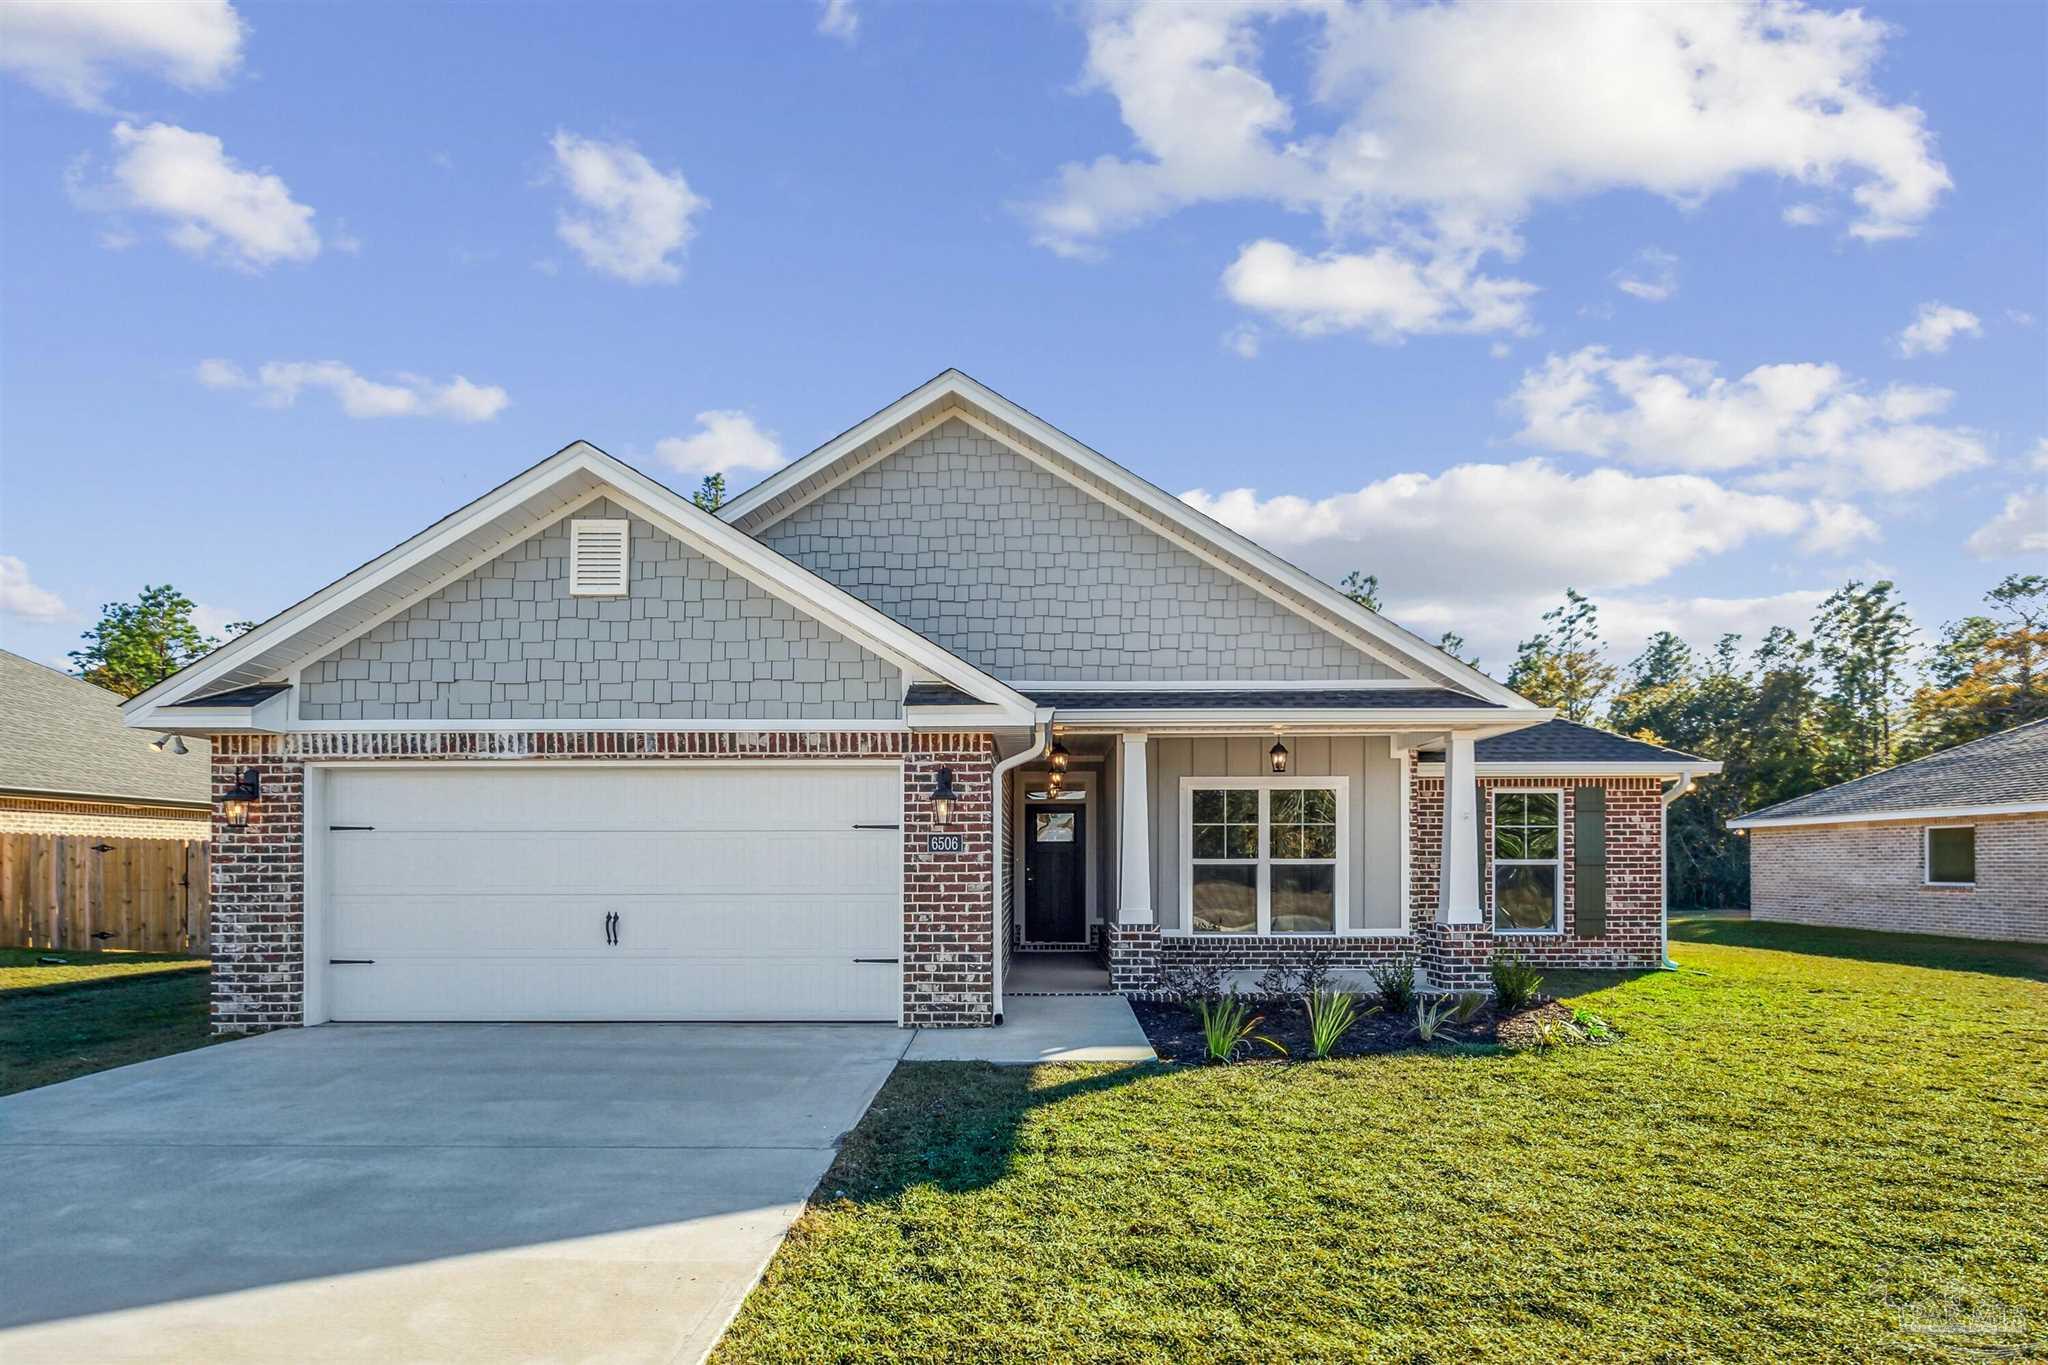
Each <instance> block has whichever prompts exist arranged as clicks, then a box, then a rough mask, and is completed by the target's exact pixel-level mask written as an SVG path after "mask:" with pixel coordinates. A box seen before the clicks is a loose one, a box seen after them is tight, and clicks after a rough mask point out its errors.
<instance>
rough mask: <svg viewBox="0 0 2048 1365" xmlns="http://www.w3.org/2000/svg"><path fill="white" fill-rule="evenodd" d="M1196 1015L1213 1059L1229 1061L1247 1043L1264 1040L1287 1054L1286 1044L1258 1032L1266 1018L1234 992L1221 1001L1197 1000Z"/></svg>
mask: <svg viewBox="0 0 2048 1365" xmlns="http://www.w3.org/2000/svg"><path fill="white" fill-rule="evenodd" d="M1195 1018H1196V1019H1198V1020H1200V1021H1201V1025H1202V1044H1203V1046H1204V1047H1206V1048H1207V1049H1208V1052H1209V1060H1210V1061H1212V1062H1227V1061H1229V1060H1230V1059H1231V1058H1233V1057H1235V1056H1236V1055H1237V1050H1238V1049H1239V1048H1240V1047H1243V1046H1244V1045H1245V1044H1246V1043H1264V1044H1265V1045H1266V1046H1267V1047H1270V1048H1272V1049H1273V1050H1274V1051H1275V1052H1278V1053H1279V1054H1280V1055H1281V1056H1283V1057H1284V1056H1286V1055H1287V1049H1286V1048H1285V1047H1283V1046H1282V1045H1281V1044H1279V1043H1276V1042H1274V1041H1273V1040H1272V1039H1271V1038H1268V1037H1266V1036H1265V1035H1264V1034H1263V1033H1259V1032H1257V1031H1256V1030H1257V1029H1258V1027H1259V1025H1260V1024H1262V1023H1264V1022H1265V1018H1266V1017H1265V1016H1264V1015H1262V1014H1253V1013H1252V1007H1251V1006H1250V1005H1248V1004H1246V1003H1245V1002H1244V1001H1242V1000H1240V999H1238V998H1237V997H1236V996H1234V995H1226V996H1224V997H1223V998H1222V999H1220V1000H1197V1001H1196V1002H1195Z"/></svg>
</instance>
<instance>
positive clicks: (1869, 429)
mask: <svg viewBox="0 0 2048 1365" xmlns="http://www.w3.org/2000/svg"><path fill="white" fill-rule="evenodd" d="M1954 397H1955V395H1954V394H1953V393H1952V392H1950V391H1949V390H1947V389H1938V388H1928V387H1921V386H1911V385H1899V384H1894V385H1890V386H1888V387H1886V388H1884V389H1881V390H1878V391H1876V392H1872V391H1870V390H1869V389H1868V388H1867V387H1866V386H1864V385H1863V384H1861V383H1859V382H1858V381H1857V380H1855V379H1854V378H1852V377H1851V376H1849V375H1847V374H1844V373H1843V372H1842V370H1841V369H1840V368H1839V367H1837V366H1834V365H1824V364H1787V365H1760V366H1758V367H1757V368H1755V369H1753V370H1751V371H1750V372H1749V373H1747V374H1745V375H1743V376H1742V377H1741V378H1739V379H1733V380H1730V379H1723V378H1721V377H1720V376H1718V375H1717V374H1716V373H1715V372H1714V366H1713V365H1712V364H1710V363H1709V362H1707V361H1704V360H1696V359H1692V358H1690V357H1686V356H1668V357H1656V356H1646V355H1636V356H1626V357H1623V356H1615V355H1612V354H1610V353H1609V352H1608V351H1607V349H1606V348H1605V347H1601V346H1589V347H1586V348H1584V349H1583V350H1579V351H1575V352H1573V353H1571V354H1570V355H1563V356H1559V355H1553V356H1551V357H1549V359H1548V360H1546V361H1545V362H1544V364H1543V365H1542V366H1540V367H1539V368H1537V369H1533V370H1530V371H1528V372H1527V373H1526V374H1524V375H1523V376H1522V382H1521V384H1520V386H1519V387H1518V388H1517V389H1516V391H1515V393H1514V395H1513V398H1512V400H1511V401H1512V403H1513V405H1514V406H1515V407H1516V408H1517V409H1519V411H1520V415H1521V418H1522V423H1523V426H1522V430H1521V431H1520V432H1519V433H1518V435H1517V439H1518V440H1521V441H1525V442H1527V443H1529V444H1532V445H1539V446H1543V447H1545V448H1547V449H1550V450H1555V451H1562V452H1568V453H1572V454H1578V455H1589V456H1593V457H1595V458H1599V459H1613V460H1622V461H1625V462H1627V463H1630V464H1637V465H1644V466H1649V467H1653V468H1669V469H1690V470H1697V471H1703V472H1727V471H1738V470H1739V471H1743V472H1745V473H1746V474H1747V475H1748V476H1749V478H1750V481H1751V482H1752V483H1754V484H1755V485H1756V486H1758V487H1768V488H1817V489H1825V490H1834V491H1837V492H1841V491H1852V490H1859V489H1874V490H1876V491H1878V492H1881V493H1906V492H1912V491H1914V490H1916V489H1920V488H1925V487H1927V486H1929V485H1931V484H1934V483H1938V482H1939V481H1941V480H1942V479H1944V478H1947V477H1949V476H1950V475H1952V474H1956V473H1959V472H1961V471H1963V470H1966V469H1971V468H1974V467H1976V466H1978V465H1981V464H1984V463H1985V462H1986V461H1987V460H1988V458H1989V456H1988V454H1987V453H1986V451H1985V447H1984V441H1983V439H1982V438H1981V437H1980V436H1979V435H1978V433H1976V432H1974V431H1972V430H1970V429H1969V428H1967V427H1959V426H1940V425H1936V424H1933V423H1931V422H1928V421H1925V420H1924V419H1925V418H1928V417H1931V416H1934V415H1936V414H1938V413H1940V412H1942V411H1944V410H1945V409H1946V408H1947V407H1948V405H1949V403H1950V402H1951V401H1952V400H1953V399H1954Z"/></svg>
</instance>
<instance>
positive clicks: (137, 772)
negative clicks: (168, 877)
mask: <svg viewBox="0 0 2048 1365" xmlns="http://www.w3.org/2000/svg"><path fill="white" fill-rule="evenodd" d="M0 698H4V699H5V700H4V702H0V791H8V792H14V793H35V794H40V795H48V796H53V797H56V796H61V797H70V798H74V799H87V800H98V801H122V802H140V803H147V804H151V805H174V806H197V807H202V808H203V807H205V806H207V805H208V804H209V803H210V802H211V801H212V799H213V794H212V790H211V786H210V783H211V778H210V777H209V767H210V765H209V763H208V761H207V760H208V754H209V749H208V746H207V744H206V742H205V741H204V740H199V741H196V742H193V743H192V744H191V745H190V748H191V752H190V753H186V754H175V753H172V752H171V751H170V750H168V749H164V750H158V749H155V748H152V747H151V740H152V738H153V736H151V734H150V733H149V732H148V731H146V730H131V729H128V728H127V727H126V726H124V725H123V724H122V723H121V698H120V696H119V695H118V694H117V693H113V692H109V691H107V690H106V689H105V688H103V687H95V686H93V685H92V684H91V683H89V682H85V681H83V680H82V679H79V678H74V677H72V676H71V675H70V674H68V673H60V672H58V671H57V670H56V669H54V668H45V667H44V666H43V665H42V664H39V663H36V662H35V661H34V660H31V659H24V658H22V657H21V656H20V655H19V654H11V653H9V652H8V651H6V650H4V649H0Z"/></svg>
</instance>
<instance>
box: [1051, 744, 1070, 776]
mask: <svg viewBox="0 0 2048 1365" xmlns="http://www.w3.org/2000/svg"><path fill="white" fill-rule="evenodd" d="M1070 757H1072V755H1071V754H1069V753H1068V752H1067V746H1066V745H1064V744H1062V743H1060V742H1059V741H1058V740H1054V741H1053V743H1052V770H1053V771H1054V772H1056V773H1063V772H1065V771H1066V770H1067V760H1068V759H1069V758H1070Z"/></svg>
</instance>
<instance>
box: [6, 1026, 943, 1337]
mask: <svg viewBox="0 0 2048 1365" xmlns="http://www.w3.org/2000/svg"><path fill="white" fill-rule="evenodd" d="M910 1037H911V1035H910V1034H909V1033H908V1032H906V1031H903V1030H900V1029H895V1028H890V1027H886V1026H879V1025H877V1026H868V1025H838V1026H829V1025H823V1026H813V1025H713V1024H596V1025H577V1024H561V1025H550V1024H414V1025H383V1026H371V1025H355V1026H329V1027H326V1028H318V1029H307V1030H294V1031H291V1032H282V1033H273V1034H269V1035H266V1036H263V1037H259V1038H253V1039H248V1040H245V1041H241V1042H233V1043H225V1044H222V1045H220V1046H217V1047H212V1048H207V1049H204V1050H202V1051H198V1052H188V1053H184V1054H182V1055H180V1056H176V1057H165V1058H161V1059H159V1060H156V1061H151V1062H144V1063H141V1064H139V1065H136V1066H130V1067H123V1068H121V1069H119V1070H115V1071H109V1072H103V1073H101V1074H99V1075H95V1076H86V1077H83V1078H81V1079H79V1080H75V1081H67V1082H65V1083H63V1084H61V1085H53V1086H47V1087H45V1088H43V1089H40V1090H32V1091H29V1092H27V1093H26V1094H21V1095H15V1096H11V1097H8V1098H6V1099H0V1168H4V1170H5V1171H6V1179H5V1181H4V1183H0V1209H4V1214H0V1226H4V1228H5V1233H4V1235H0V1359H5V1360H7V1361H8V1362H10V1365H15V1363H17V1362H30V1361H66V1362H73V1361H83V1360H92V1361H115V1360H178V1361H193V1360H205V1361H209V1362H214V1365H231V1362H240V1361H263V1362H274V1361H279V1360H299V1361H315V1360H320V1361H328V1360H337V1361H338V1360H347V1361H384V1360H420V1361H467V1360H479V1361H480V1360H492V1361H513V1360H520V1361H527V1360H551V1361H598V1360H602V1361H694V1360H697V1359H698V1358H700V1357H701V1356H703V1355H704V1353H705V1352H707V1351H708V1350H709V1349H710V1348H711V1346H712V1344H713V1343H714V1342H715V1341H716V1340H717V1337H718V1335H719V1333H720V1332H721V1331H723V1329H724V1327H725V1324H726V1322H727V1321H728V1320H729V1319H730V1317H731V1315H732V1314H733V1312H734V1311H735V1310H736V1309H737V1308H738V1306H739V1303H740V1300H741V1299H742V1298H744V1297H745V1295H746V1292H747V1290H748V1289H749V1288H750V1287H751V1286H752V1284H753V1282H754V1280H755V1278H756V1277H757V1276H758V1275H759V1274H760V1272H761V1269H762V1267H763V1266H765V1265H766V1264H767V1261H768V1258H769V1256H770V1255H772V1254H773V1252H774V1250H775V1248H776V1246H777V1245H778V1244H779V1243H780V1242H781V1240H782V1237H783V1234H784V1233H785V1232H786V1231H787V1230H788V1228H789V1224H790V1222H791V1221H792V1220H793V1219H794V1218H795V1217H796V1215H797V1214H798V1213H799V1212H800V1211H801V1209H802V1206H803V1201H804V1199H805V1197H806V1196H807V1195H808V1194H809V1193H810V1191H811V1189H812V1187H813V1186H814V1185H815V1184H816V1183H817V1181H818V1179H819V1177H820V1176H822V1175H823V1174H824V1171H825V1168H826V1167H827V1166H828V1165H829V1164H830V1163H831V1160H832V1155H833V1147H834V1143H835V1142H836V1140H837V1139H838V1138H839V1137H840V1136H841V1135H842V1134H843V1133H845V1132H846V1131H847V1130H848V1129H850V1128H852V1127H853V1126H854V1124H855V1122H857V1121H858V1120H859V1118H860V1116H861V1114H862V1113H863V1112H865V1110H866V1109H867V1106H868V1103H869V1101H870V1100H872V1099H873V1098H874V1094H875V1091H876V1090H878V1089H879V1088H880V1087H881V1084H882V1082H883V1080H885V1079H886V1078H887V1076H888V1074H889V1071H890V1068H891V1067H892V1066H894V1064H895V1062H896V1060H897V1058H898V1057H899V1056H901V1054H902V1052H903V1050H904V1047H905V1045H906V1044H907V1042H908V1041H909V1039H910Z"/></svg>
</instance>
